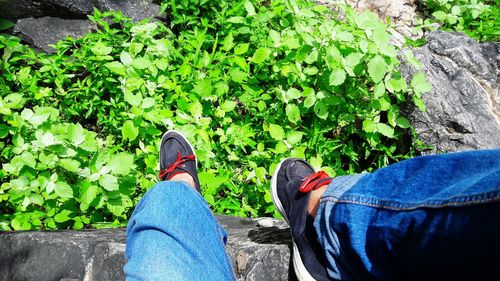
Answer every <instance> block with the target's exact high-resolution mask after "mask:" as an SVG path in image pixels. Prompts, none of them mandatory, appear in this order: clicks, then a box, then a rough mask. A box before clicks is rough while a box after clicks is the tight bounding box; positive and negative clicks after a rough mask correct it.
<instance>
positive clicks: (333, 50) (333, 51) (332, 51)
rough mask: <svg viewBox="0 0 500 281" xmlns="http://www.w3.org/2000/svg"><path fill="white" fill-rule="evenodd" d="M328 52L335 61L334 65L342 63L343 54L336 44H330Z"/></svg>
mask: <svg viewBox="0 0 500 281" xmlns="http://www.w3.org/2000/svg"><path fill="white" fill-rule="evenodd" d="M326 52H327V54H328V56H329V58H330V60H331V61H332V62H333V64H332V65H335V64H337V65H340V63H341V62H342V54H341V53H340V51H339V49H337V47H335V46H329V47H328V48H327V49H326Z"/></svg>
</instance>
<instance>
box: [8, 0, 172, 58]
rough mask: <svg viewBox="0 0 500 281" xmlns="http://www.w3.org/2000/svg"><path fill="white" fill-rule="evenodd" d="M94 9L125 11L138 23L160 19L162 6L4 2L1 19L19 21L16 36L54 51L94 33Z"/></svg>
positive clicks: (78, 0)
mask: <svg viewBox="0 0 500 281" xmlns="http://www.w3.org/2000/svg"><path fill="white" fill-rule="evenodd" d="M94 8H97V9H99V10H101V11H109V10H113V11H122V13H123V14H124V15H125V16H127V17H130V18H131V19H132V20H134V21H140V20H143V19H146V18H155V17H156V18H164V17H163V16H159V15H158V14H159V12H160V6H159V5H157V4H155V3H153V2H152V0H0V17H1V18H8V19H12V20H16V19H19V20H17V23H16V26H15V28H14V35H17V36H19V37H21V38H22V39H23V40H24V41H26V42H27V43H28V44H29V45H31V46H32V47H34V48H36V49H38V50H43V51H45V52H49V53H50V52H53V51H54V49H52V48H51V47H49V46H48V45H50V44H55V43H57V42H58V41H59V40H61V39H63V38H65V37H68V36H71V37H73V38H79V37H82V36H84V35H85V34H87V33H88V32H90V31H91V30H92V28H93V24H92V23H91V22H90V21H89V20H87V17H88V15H91V14H92V13H93V10H94Z"/></svg>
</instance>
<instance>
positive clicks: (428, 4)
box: [420, 0, 500, 42]
mask: <svg viewBox="0 0 500 281" xmlns="http://www.w3.org/2000/svg"><path fill="white" fill-rule="evenodd" d="M422 4H423V13H424V18H425V20H422V21H421V24H420V28H425V29H433V23H438V24H439V25H441V29H444V30H451V31H460V32H464V33H465V34H467V35H469V36H470V37H472V38H474V39H476V40H479V41H496V42H500V20H498V19H499V18H500V0H424V1H422Z"/></svg>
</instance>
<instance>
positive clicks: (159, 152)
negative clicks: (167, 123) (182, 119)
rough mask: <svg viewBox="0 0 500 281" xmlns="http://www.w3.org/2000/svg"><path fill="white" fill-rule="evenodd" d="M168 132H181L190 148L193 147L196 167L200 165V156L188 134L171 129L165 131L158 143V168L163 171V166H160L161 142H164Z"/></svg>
mask: <svg viewBox="0 0 500 281" xmlns="http://www.w3.org/2000/svg"><path fill="white" fill-rule="evenodd" d="M168 133H176V134H179V135H180V136H181V137H183V138H184V139H185V140H186V142H187V144H188V145H189V148H191V150H192V151H193V154H194V163H195V165H196V167H198V157H197V156H196V151H195V150H194V148H193V146H192V145H191V143H190V142H189V140H188V138H186V136H185V135H184V134H183V133H181V132H179V131H176V130H169V131H166V132H165V133H163V135H162V136H161V141H160V144H159V145H158V170H160V171H161V167H160V163H161V144H162V143H163V139H164V138H165V136H166V135H167V134H168Z"/></svg>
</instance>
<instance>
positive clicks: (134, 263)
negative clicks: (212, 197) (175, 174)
mask: <svg viewBox="0 0 500 281" xmlns="http://www.w3.org/2000/svg"><path fill="white" fill-rule="evenodd" d="M226 242H227V235H226V232H225V230H224V228H223V227H222V226H221V225H220V223H219V222H218V221H217V219H216V218H215V217H214V215H213V214H212V212H211V211H210V209H209V207H208V204H207V203H206V201H205V199H204V198H203V197H202V196H201V195H200V194H199V193H198V192H197V191H195V190H194V189H193V188H192V187H189V186H188V185H187V184H185V183H183V182H174V181H163V182H159V183H157V184H155V185H154V186H153V187H152V188H151V189H150V190H148V192H146V194H145V195H144V196H143V198H142V199H141V201H140V202H139V203H138V204H137V206H136V208H135V210H134V213H133V214H132V217H131V218H130V220H129V222H128V225H127V246H126V250H125V256H126V257H127V260H128V262H127V264H126V265H125V267H124V271H125V275H126V280H127V281H132V280H141V281H150V280H151V281H160V280H207V281H211V280H213V281H221V280H235V278H234V274H233V270H232V266H231V261H230V259H229V256H228V255H227V254H226V252H225V244H226Z"/></svg>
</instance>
